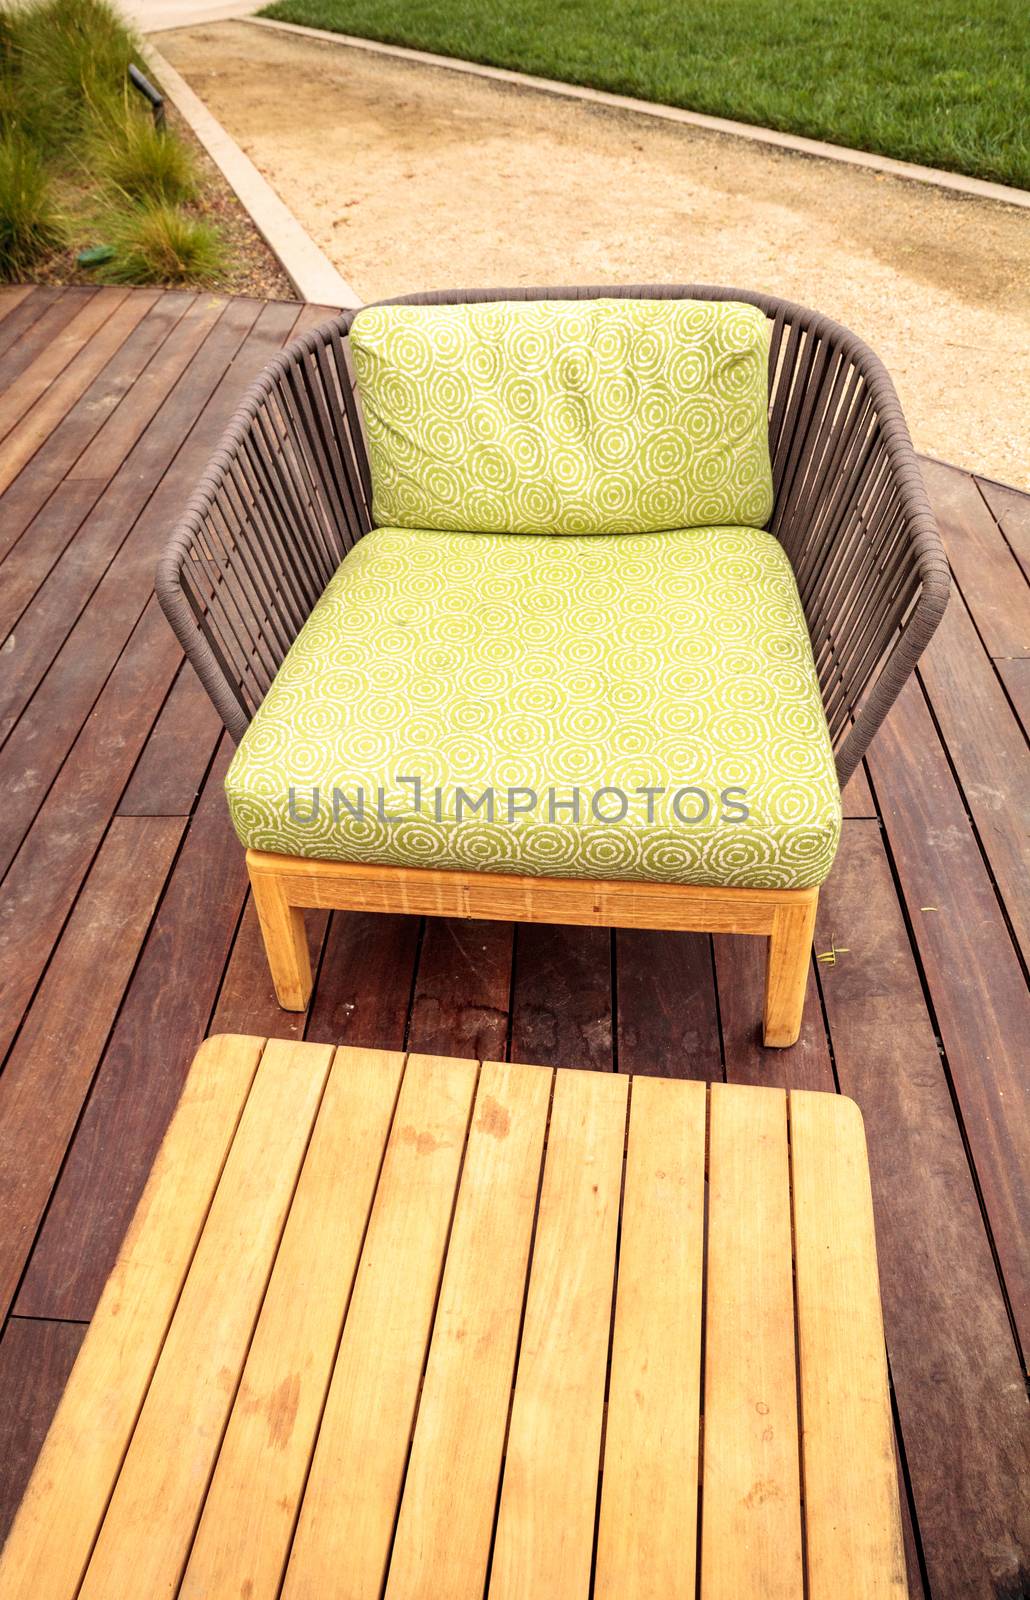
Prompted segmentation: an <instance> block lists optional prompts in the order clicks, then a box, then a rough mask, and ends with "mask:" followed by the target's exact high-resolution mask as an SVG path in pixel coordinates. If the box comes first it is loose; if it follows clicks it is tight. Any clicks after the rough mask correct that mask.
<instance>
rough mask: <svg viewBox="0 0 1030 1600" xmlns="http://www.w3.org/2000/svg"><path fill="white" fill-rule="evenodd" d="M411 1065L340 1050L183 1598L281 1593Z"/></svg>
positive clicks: (304, 1055)
mask: <svg viewBox="0 0 1030 1600" xmlns="http://www.w3.org/2000/svg"><path fill="white" fill-rule="evenodd" d="M295 1048H296V1050H297V1055H296V1056H295V1057H294V1063H293V1070H294V1071H296V1070H297V1068H299V1067H302V1068H303V1070H305V1071H306V1072H308V1073H312V1072H313V1071H314V1070H315V1062H316V1061H318V1060H320V1059H321V1057H322V1056H323V1055H324V1054H325V1052H326V1051H327V1050H328V1047H327V1046H316V1045H301V1046H299V1047H295ZM403 1065H404V1061H403V1057H402V1056H400V1055H390V1056H387V1055H383V1054H379V1053H376V1054H374V1055H373V1054H372V1052H369V1051H360V1050H338V1051H336V1052H335V1055H334V1057H333V1065H332V1071H331V1073H330V1076H329V1081H328V1084H327V1086H326V1090H325V1094H324V1096H323V1099H322V1102H321V1105H320V1107H319V1109H318V1120H317V1122H316V1124H315V1129H314V1132H313V1134H312V1137H311V1144H310V1147H309V1149H308V1152H307V1155H306V1156H305V1159H304V1166H303V1170H302V1171H301V1175H300V1179H299V1182H298V1184H297V1189H296V1193H295V1195H294V1197H293V1203H292V1205H291V1207H290V1214H289V1219H288V1221H287V1223H286V1228H285V1231H284V1233H283V1238H282V1243H281V1245H280V1247H279V1251H278V1254H277V1256H276V1260H275V1266H274V1268H273V1271H272V1276H271V1279H270V1281H269V1285H268V1290H267V1293H266V1295H265V1298H264V1302H263V1304H262V1306H261V1314H260V1318H259V1321H258V1325H257V1328H256V1330H255V1334H254V1339H253V1342H252V1344H251V1346H250V1350H249V1353H248V1355H247V1361H246V1366H245V1367H244V1370H243V1376H242V1379H241V1381H240V1387H239V1390H238V1392H237V1394H236V1398H235V1401H234V1403H233V1409H232V1415H231V1417H230V1418H229V1424H228V1427H227V1429H226V1433H225V1437H224V1439H223V1441H222V1444H221V1448H220V1450H219V1455H218V1463H217V1466H216V1467H215V1471H214V1476H213V1478H212V1481H211V1485H210V1488H209V1489H208V1492H207V1497H206V1500H205V1502H204V1511H203V1515H202V1517H201V1519H200V1525H199V1528H198V1530H197V1535H196V1539H195V1541H194V1544H193V1549H192V1552H191V1554H190V1559H189V1565H188V1567H187V1569H186V1574H185V1577H184V1579H183V1583H182V1587H181V1588H180V1589H179V1591H178V1592H179V1595H180V1597H181V1600H208V1597H210V1596H211V1595H218V1594H226V1595H228V1594H231V1593H233V1592H243V1593H246V1594H247V1596H248V1600H275V1597H276V1596H277V1595H278V1593H279V1585H280V1582H281V1581H282V1575H283V1570H284V1568H285V1565H286V1558H287V1555H288V1554H289V1548H290V1540H291V1537H292V1534H293V1527H294V1522H295V1520H296V1516H297V1512H298V1510H299V1508H300V1500H301V1494H302V1492H303V1489H304V1483H305V1480H306V1477H307V1470H308V1465H309V1462H310V1460H311V1453H312V1450H313V1448H314V1442H315V1435H316V1433H317V1430H318V1425H319V1423H320V1421H321V1417H322V1406H323V1404H324V1401H325V1395H326V1390H327V1389H328V1386H329V1379H330V1376H331V1373H332V1368H333V1359H334V1357H335V1354H336V1345H337V1341H338V1339H339V1336H340V1330H341V1328H342V1326H343V1320H344V1315H345V1313H346V1310H347V1303H348V1301H349V1299H350V1291H351V1285H352V1283H353V1281H354V1273H355V1270H356V1268H357V1263H358V1256H359V1253H360V1250H361V1246H362V1243H363V1241H364V1237H365V1225H366V1223H367V1221H368V1213H369V1209H370V1207H371V1204H372V1196H373V1195H374V1193H375V1187H376V1183H377V1180H378V1178H379V1167H380V1162H381V1160H382V1152H383V1149H384V1147H385V1145H386V1139H387V1135H388V1133H389V1130H390V1122H391V1119H392V1117H393V1110H394V1105H395V1103H396V1099H397V1090H398V1087H399V1085H400V1080H401V1072H402V1069H403ZM290 1115H291V1117H292V1115H293V1111H292V1109H291V1112H290ZM312 1284H322V1285H324V1286H325V1288H324V1292H323V1293H319V1294H316V1295H313V1294H311V1293H310V1292H309V1291H310V1287H311V1285H312ZM248 1586H249V1587H248Z"/></svg>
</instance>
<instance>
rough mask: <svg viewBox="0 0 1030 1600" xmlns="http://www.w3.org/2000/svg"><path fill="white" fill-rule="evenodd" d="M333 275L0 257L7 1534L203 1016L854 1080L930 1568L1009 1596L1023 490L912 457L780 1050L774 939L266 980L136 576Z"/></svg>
mask: <svg viewBox="0 0 1030 1600" xmlns="http://www.w3.org/2000/svg"><path fill="white" fill-rule="evenodd" d="M325 314H326V313H325V312H324V311H323V310H322V309H320V308H317V307H310V306H308V307H301V306H298V305H292V304H281V303H269V304H263V303H261V302H258V301H249V300H225V299H222V298H218V297H215V296H211V295H207V294H192V293H178V292H175V293H172V292H165V293H157V292H155V291H151V290H134V291H126V290H123V289H99V290H89V289H62V290H55V289H49V288H34V289H31V290H29V291H27V292H26V291H25V290H24V289H0V490H2V493H0V561H2V565H0V637H3V639H4V642H3V646H2V652H0V740H2V741H3V742H2V745H0V793H2V797H3V803H2V806H0V873H2V874H3V883H2V887H0V993H2V995H3V1002H2V1006H0V1054H2V1055H3V1058H4V1067H3V1071H2V1075H0V1209H2V1227H0V1311H2V1313H3V1316H4V1318H5V1319H6V1320H5V1322H4V1328H3V1334H2V1338H0V1531H5V1530H6V1526H7V1524H8V1522H9V1520H10V1517H11V1515H12V1513H13V1510H14V1508H15V1506H16V1504H17V1500H18V1497H19V1495H20V1492H21V1489H22V1487H23V1485H24V1482H25V1480H26V1477H27V1475H28V1472H29V1470H30V1468H31V1465H32V1462H33V1460H34V1457H35V1453H36V1451H37V1450H38V1447H39V1444H40V1442H41V1439H42V1436H43V1434H44V1432H45V1430H46V1426H47V1422H48V1420H49V1417H50V1414H51V1412H52V1410H53V1408H54V1406H55V1404H56V1402H57V1399H58V1396H59V1394H60V1391H61V1388H62V1386H63V1384H64V1382H65V1380H66V1378H67V1374H68V1371H69V1370H70V1366H71V1363H72V1361H73V1359H74V1356H75V1352H76V1350H77V1348H78V1344H79V1341H80V1339H81V1335H82V1330H83V1327H84V1325H85V1324H86V1323H87V1322H88V1320H89V1318H90V1316H91V1314H92V1312H93V1309H94V1306H95V1304H96V1300H97V1297H98V1294H99V1292H100V1289H101V1287H102V1285H103V1282H104V1279H105V1276H106V1274H107V1272H108V1270H109V1268H110V1266H111V1263H112V1261H113V1259H114V1256H115V1253H116V1251H117V1248H118V1245H119V1242H120V1239H121V1236H122V1233H123V1231H124V1229H125V1227H126V1224H127V1222H128V1220H129V1218H130V1216H131V1214H132V1210H133V1207H134V1205H135V1202H136V1199H137V1197H138V1195H139V1192H140V1189H141V1187H142V1184H143V1181H144V1179H145V1176H146V1173H147V1171H148V1168H149V1165H150V1162H151V1160H152V1158H153V1155H154V1152H155V1151H156V1149H157V1146H158V1144H159V1142H160V1139H161V1135H162V1133H163V1131H164V1127H165V1124H166V1122H167V1120H168V1118H169V1116H170V1114H171V1111H172V1108H173V1106H174V1104H175V1101H176V1097H177V1095H178V1092H179V1088H180V1085H181V1083H182V1079H183V1075H184V1073H185V1071H186V1069H187V1067H188V1065H189V1063H190V1060H191V1059H192V1057H193V1054H194V1051H195V1049H196V1046H197V1043H198V1042H199V1040H200V1039H201V1038H202V1037H203V1036H204V1035H205V1034H206V1033H209V1032H215V1031H218V1030H239V1031H242V1032H246V1033H267V1034H278V1035H284V1036H290V1037H300V1036H304V1037H306V1038H309V1039H314V1040H319V1041H332V1042H334V1043H347V1044H363V1045H375V1046H380V1047H384V1048H402V1047H408V1048H411V1049H417V1050H426V1051H433V1052H443V1053H447V1054H454V1055H487V1056H490V1055H492V1056H507V1057H509V1058H511V1059H517V1060H522V1061H530V1062H536V1061H539V1062H553V1063H556V1064H559V1065H564V1066H573V1067H578V1068H582V1069H584V1070H593V1071H620V1070H622V1071H633V1072H656V1073H663V1074H668V1075H672V1076H683V1077H693V1078H702V1079H720V1078H726V1079H728V1080H730V1081H734V1082H751V1083H755V1082H764V1083H774V1084H785V1085H793V1086H798V1087H810V1088H825V1089H829V1090H833V1089H839V1090H840V1091H842V1092H843V1093H846V1094H849V1095H852V1096H853V1097H854V1098H855V1099H856V1100H857V1101H858V1103H859V1105H860V1106H861V1108H862V1111H863V1113H864V1115H865V1120H866V1128H867V1133H868V1138H869V1148H870V1158H871V1167H872V1175H873V1187H874V1196H875V1202H876V1208H877V1212H876V1214H877V1230H878V1240H879V1252H880V1271H881V1278H882V1287H883V1300H884V1314H885V1320H886V1330H887V1343H888V1353H889V1358H890V1371H891V1382H892V1389H893V1400H894V1407H895V1421H896V1429H897V1442H898V1450H899V1454H900V1459H901V1464H902V1471H903V1483H904V1489H905V1506H904V1510H905V1513H906V1521H907V1527H906V1538H907V1544H908V1563H909V1573H910V1584H911V1590H912V1594H913V1596H926V1597H929V1600H958V1597H962V1600H966V1597H970V1600H974V1597H975V1600H979V1597H982V1600H997V1597H998V1596H999V1595H1006V1596H1013V1597H1014V1596H1018V1595H1020V1594H1021V1593H1025V1592H1026V1588H1025V1585H1026V1582H1027V1566H1028V1564H1030V1555H1028V1546H1030V1530H1028V1527H1027V1518H1028V1507H1030V1486H1028V1476H1027V1475H1028V1438H1030V1436H1028V1413H1027V1401H1026V1388H1025V1376H1026V1369H1025V1356H1026V1353H1027V1351H1028V1349H1030V1256H1028V1251H1030V1229H1028V1218H1030V1197H1028V1188H1030V1105H1028V1072H1027V1067H1028V1064H1030V998H1028V991H1027V983H1026V977H1027V972H1026V962H1027V956H1028V955H1030V883H1028V878H1030V856H1028V851H1027V838H1028V833H1030V830H1028V816H1027V812H1028V807H1030V754H1028V750H1027V743H1026V729H1027V725H1028V719H1030V592H1028V576H1030V496H1026V495H1021V494H1018V493H1017V492H1015V491H1014V490H1011V489H1007V488H1004V487H1002V486H1000V485H997V484H993V483H989V482H986V481H981V480H978V479H976V478H974V477H971V476H970V475H968V474H966V473H963V472H959V471H957V470H955V469H953V468H950V467H946V466H941V465H939V464H937V463H930V462H928V463H926V464H925V473H926V478H927V485H928V488H929V491H930V495H931V499H932V500H933V501H934V504H935V506H936V508H937V512H938V515H939V517H940V520H941V527H942V532H943V536H944V540H945V543H946V545H947V548H948V552H949V555H950V558H951V561H952V564H953V567H954V571H955V576H956V581H957V592H956V593H955V594H954V597H953V600H952V603H951V606H950V608H949V611H948V614H947V617H946V618H945V621H944V623H943V624H942V626H941V629H940V631H939V633H938V635H937V637H936V638H935V640H934V642H933V644H932V646H931V648H930V650H929V652H928V654H927V656H926V657H925V658H924V662H923V664H922V666H921V668H920V671H919V674H918V678H917V679H916V680H914V681H912V682H911V683H910V684H909V685H908V687H907V688H906V690H905V692H904V694H903V695H902V697H901V700H900V701H899V703H898V705H897V707H896V708H895V710H894V712H893V714H892V716H891V717H890V719H889V721H888V723H887V726H886V728H885V729H884V731H883V732H882V733H881V734H880V736H879V737H878V739H877V740H875V741H874V744H873V747H872V750H871V752H870V756H869V760H868V763H867V768H866V770H865V771H863V772H861V773H859V774H858V775H856V778H855V779H854V780H853V781H852V783H851V784H850V785H849V788H848V792H847V793H846V795H845V811H846V814H847V820H846V822H845V825H844V838H843V843H842V847H841V852H840V856H839V858H838V861H837V864H836V866H835V867H834V870H833V873H832V875H831V877H830V879H829V882H828V884H827V886H826V889H825V891H824V893H823V896H822V904H821V912H820V921H819V928H818V933H817V949H818V950H819V951H827V950H829V949H830V948H831V947H832V946H834V945H835V946H836V947H837V948H838V949H843V950H844V951H845V952H846V953H844V954H842V955H840V956H839V957H838V958H837V960H836V962H835V963H834V964H830V963H829V962H817V963H813V968H812V974H811V979H810V985H809V995H808V1004H807V1008H806V1014H805V1024H804V1029H803V1032H802V1036H801V1039H800V1041H799V1043H798V1044H797V1046H796V1047H795V1048H794V1049H792V1050H788V1051H772V1052H766V1051H763V1050H762V1048H761V1046H760V1044H759V1042H758V1031H757V1025H758V1017H759V1009H760V994H761V963H762V951H761V949H760V946H759V943H758V941H756V940H747V939H742V938H738V939H734V938H722V939H717V940H715V941H714V943H713V941H712V940H710V939H709V938H707V937H703V936H701V935H693V934H657V933H654V934H652V933H642V932H637V931H632V932H626V933H621V932H620V933H618V934H609V933H607V932H605V931H604V930H598V929H593V928H551V927H542V926H541V927H519V928H512V927H510V926H507V925H501V924H489V923H460V922H459V923H450V922H437V921H429V922H426V923H425V924H424V925H423V924H422V923H421V922H419V921H418V920H417V919H411V918H403V917H378V918H376V917H370V916H362V915H339V914H338V915H334V916H333V917H331V918H327V917H323V918H321V919H318V918H314V917H312V918H311V919H310V926H309V932H310V937H311V939H312V941H313V945H314V947H315V960H316V967H317V972H318V981H317V984H316V988H315V991H314V994H313V997H312V1002H311V1006H310V1009H309V1011H308V1013H307V1014H306V1015H305V1016H303V1017H295V1016H290V1015H287V1014H285V1013H283V1012H281V1011H279V1009H278V1008H277V1006H276V1004H275V1001H274V998H273V995H272V992H271V986H270V983H269V980H268V975H267V971H266V968H265V963H264V956H263V952H262V950H261V945H260V940H259V937H258V932H257V925H256V921H255V918H254V914H253V909H252V907H251V906H250V904H249V902H248V899H247V892H246V877H245V873H244V868H243V853H242V851H241V849H240V847H239V845H238V844H237V842H236V839H235V837H234V836H233V834H232V830H231V828H230V826H229V820H228V815H227V812H226V808H225V805H224V802H223V799H222V794H221V781H222V775H223V773H224V770H225V765H226V762H227V760H228V756H229V753H230V751H229V747H228V741H227V739H226V738H225V736H224V735H223V734H222V733H221V732H220V727H219V724H218V721H217V718H216V716H215V714H214V712H213V710H212V709H211V706H210V704H209V703H208V701H207V699H206V697H205V695H204V694H203V692H202V690H201V689H200V687H199V685H198V683H197V681H196V679H195V678H194V676H193V674H192V671H191V670H190V669H189V668H184V666H183V663H182V657H181V653H180V651H179V647H178V645H177V644H176V642H175V640H174V638H173V636H172V634H171V632H170V630H169V629H168V628H167V626H166V624H165V622H164V619H163V618H162V616H161V614H160V612H159V610H158V608H157V606H156V603H155V601H154V599H153V572H154V564H155V561H156V559H157V556H158V554H159V552H160V550H161V548H162V545H163V543H164V540H165V537H166V535H167V532H168V530H169V527H170V525H171V523H172V522H173V521H174V519H175V517H176V514H177V513H178V511H179V510H180V508H181V506H182V504H183V501H184V498H185V497H186V495H187V494H188V493H189V492H190V490H191V489H192V487H193V485H194V483H195V481H196V479H197V477H198V476H199V473H200V472H201V470H202V469H203V466H204V464H205V462H206V459H207V457H208V454H209V453H210V451H211V449H212V448H213V446H214V444H215V443H216V441H217V438H218V435H219V433H220V431H221V429H222V427H223V426H224V424H225V422H226V420H227V419H228V417H229V415H230V413H231V411H232V409H233V407H234V405H235V403H236V401H237V399H238V398H239V395H240V393H241V391H242V390H243V388H244V386H245V385H246V384H247V383H248V382H249V380H250V379H251V378H252V377H253V376H254V375H255V374H256V373H257V371H258V370H259V369H260V368H261V366H262V365H263V364H264V363H265V362H266V361H267V359H268V358H269V356H270V355H271V354H272V353H273V351H274V350H276V349H277V348H278V347H279V346H280V345H281V344H282V343H283V342H284V341H286V340H287V339H288V338H289V337H290V336H291V334H293V333H295V332H297V331H299V330H300V329H302V328H304V327H306V326H309V325H310V324H311V323H312V322H314V321H319V320H322V318H323V316H324V315H325Z"/></svg>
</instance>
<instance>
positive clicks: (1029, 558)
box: [976, 478, 1030, 579]
mask: <svg viewBox="0 0 1030 1600" xmlns="http://www.w3.org/2000/svg"><path fill="white" fill-rule="evenodd" d="M976 486H977V488H978V489H979V491H980V493H981V494H982V495H983V497H984V500H985V501H986V502H987V505H988V507H989V509H990V512H991V515H992V516H993V517H994V520H995V522H997V524H998V526H999V528H1000V529H1001V532H1002V536H1003V538H1004V539H1005V542H1006V544H1007V545H1008V547H1009V549H1010V550H1011V551H1012V553H1013V555H1014V556H1015V558H1016V560H1017V561H1018V562H1019V564H1020V566H1021V567H1022V569H1023V572H1024V574H1025V576H1026V577H1027V578H1028V579H1030V495H1026V494H1021V493H1020V491H1019V490H1018V489H1010V488H1009V487H1008V485H1007V484H1004V483H993V482H992V481H991V480H990V479H989V478H977V479H976Z"/></svg>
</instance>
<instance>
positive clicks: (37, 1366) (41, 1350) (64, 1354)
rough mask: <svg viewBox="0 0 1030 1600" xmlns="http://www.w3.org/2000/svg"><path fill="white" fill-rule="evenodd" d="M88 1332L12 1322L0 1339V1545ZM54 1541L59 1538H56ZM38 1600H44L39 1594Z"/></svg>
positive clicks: (76, 1326) (69, 1325)
mask: <svg viewBox="0 0 1030 1600" xmlns="http://www.w3.org/2000/svg"><path fill="white" fill-rule="evenodd" d="M85 1333H86V1325H85V1323H83V1322H30V1321H27V1320H25V1319H24V1318H22V1317H12V1318H11V1320H10V1322H8V1324H7V1326H6V1328H5V1329H4V1332H3V1337H2V1338H0V1440H2V1441H3V1446H4V1447H3V1449H0V1543H2V1542H3V1540H4V1539H5V1538H6V1537H7V1532H8V1529H9V1528H10V1526H11V1523H12V1522H13V1520H14V1513H15V1512H16V1511H17V1509H18V1502H19V1501H20V1499H21V1497H22V1493H23V1492H24V1489H25V1485H26V1484H27V1483H28V1481H29V1475H30V1473H31V1472H32V1468H33V1467H34V1466H35V1463H36V1457H37V1456H38V1454H39V1451H40V1447H41V1446H42V1443H43V1440H44V1438H45V1437H46V1431H47V1428H48V1427H49V1426H50V1421H51V1418H52V1417H53V1414H54V1412H55V1411H56V1410H57V1402H58V1400H60V1398H61V1394H62V1391H63V1389H64V1386H65V1384H66V1383H67V1381H68V1374H69V1373H70V1372H71V1370H72V1366H73V1364H74V1362H75V1357H76V1356H77V1355H78V1353H79V1346H80V1344H81V1343H82V1340H83V1338H84V1336H85ZM55 1537H57V1534H56V1533H55ZM39 1600H44V1597H43V1596H42V1595H40V1597H39Z"/></svg>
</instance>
